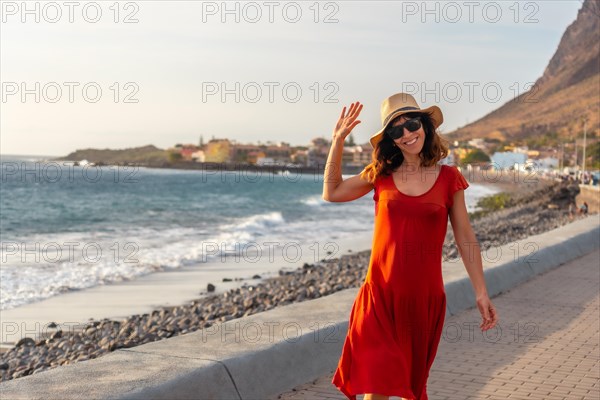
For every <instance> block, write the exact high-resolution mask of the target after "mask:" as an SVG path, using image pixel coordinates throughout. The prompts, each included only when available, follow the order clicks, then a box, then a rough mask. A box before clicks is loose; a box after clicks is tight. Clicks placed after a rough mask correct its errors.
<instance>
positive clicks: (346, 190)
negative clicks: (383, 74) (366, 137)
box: [323, 102, 373, 202]
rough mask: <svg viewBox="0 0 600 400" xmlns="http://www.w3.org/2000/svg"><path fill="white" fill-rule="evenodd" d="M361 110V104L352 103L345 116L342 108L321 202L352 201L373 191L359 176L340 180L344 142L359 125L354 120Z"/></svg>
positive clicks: (326, 169) (327, 164)
mask: <svg viewBox="0 0 600 400" xmlns="http://www.w3.org/2000/svg"><path fill="white" fill-rule="evenodd" d="M361 110H362V104H360V103H359V102H356V103H352V105H351V106H350V109H349V110H348V115H345V112H346V107H344V109H343V110H342V114H341V115H340V118H339V120H338V122H337V125H336V127H335V130H334V131H333V137H332V141H331V148H330V149H329V155H328V156H327V163H326V164H325V176H324V179H323V200H325V201H330V202H345V201H352V200H356V199H358V198H360V197H362V196H364V195H366V194H367V193H369V192H370V191H371V190H372V189H373V184H371V183H370V182H368V181H366V180H364V179H362V178H361V177H360V175H355V176H353V177H351V178H348V179H345V180H344V179H343V178H342V154H343V150H344V140H346V137H347V136H348V135H349V134H350V132H352V129H354V127H355V126H356V125H358V124H359V123H360V121H357V120H356V118H357V117H358V115H359V114H360V111H361Z"/></svg>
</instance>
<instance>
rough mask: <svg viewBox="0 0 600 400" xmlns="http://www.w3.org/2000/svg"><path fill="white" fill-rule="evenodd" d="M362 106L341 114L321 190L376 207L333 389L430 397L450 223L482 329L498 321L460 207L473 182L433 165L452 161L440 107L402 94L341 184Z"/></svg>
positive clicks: (372, 398) (380, 399)
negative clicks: (369, 152)
mask: <svg viewBox="0 0 600 400" xmlns="http://www.w3.org/2000/svg"><path fill="white" fill-rule="evenodd" d="M361 110H362V105H361V104H360V103H358V102H356V103H353V104H352V105H351V106H350V109H349V110H348V113H347V114H346V107H344V108H343V110H342V114H341V115H340V118H339V120H338V122H337V125H336V127H335V130H334V132H333V138H332V139H333V140H332V146H331V149H330V152H329V157H328V160H327V164H326V167H325V181H324V184H323V199H324V200H326V201H331V202H345V201H351V200H355V199H358V198H360V197H362V196H364V195H365V194H367V193H369V192H370V191H371V190H373V189H374V195H373V200H374V201H375V225H374V231H373V245H372V250H371V259H370V264H369V269H368V272H367V276H366V278H365V281H364V283H363V285H362V286H361V287H360V289H359V292H358V295H357V296H356V299H355V301H354V304H353V306H352V310H351V312H350V320H349V326H348V334H347V336H346V339H345V342H344V346H343V351H342V355H341V357H340V361H339V364H338V367H337V370H336V371H335V375H334V377H333V380H332V383H333V384H334V385H335V386H336V387H337V388H338V389H339V390H340V391H342V392H343V393H344V394H345V395H346V396H347V397H348V398H349V399H351V400H356V395H357V394H362V393H364V394H365V397H364V400H384V399H388V398H389V396H398V397H401V398H402V399H415V400H427V399H428V397H427V389H426V384H427V378H428V376H429V370H430V368H431V366H432V364H433V360H434V358H435V355H436V353H437V349H438V344H439V341H440V338H441V334H442V328H443V324H444V318H445V313H446V293H445V291H444V282H443V280H442V247H443V244H444V239H445V236H446V230H447V226H448V218H449V219H450V222H451V224H452V229H453V232H454V237H455V240H456V243H457V246H458V249H459V252H460V255H461V257H462V260H463V263H464V265H465V268H466V269H467V272H468V274H469V277H470V279H471V283H472V286H473V289H474V291H475V295H476V300H477V307H478V309H479V311H480V312H481V316H482V319H483V321H482V323H481V325H480V329H481V330H482V331H485V330H488V329H491V328H493V327H494V326H495V325H496V323H497V321H498V315H497V312H496V309H495V307H494V305H493V304H492V302H491V301H490V299H489V296H488V293H487V288H486V284H485V280H484V275H483V267H482V263H481V252H480V249H479V247H478V244H477V239H476V237H475V234H474V233H473V229H472V227H471V223H470V221H469V217H468V214H467V209H466V206H465V199H464V189H466V188H467V187H468V186H469V184H468V183H467V181H466V180H465V178H464V177H463V176H462V174H461V173H460V171H459V170H458V169H457V168H456V167H455V166H450V165H441V164H439V163H438V161H439V160H441V159H443V158H445V157H446V156H447V155H448V147H447V144H446V143H447V142H446V141H445V140H444V139H443V138H441V137H440V136H439V135H438V133H437V132H436V129H437V128H438V127H439V126H440V125H441V123H442V122H443V115H442V112H441V110H440V109H439V108H438V107H437V106H432V107H429V108H426V109H421V108H420V107H419V105H418V104H417V102H416V101H415V99H414V98H413V97H412V96H411V95H408V94H405V93H398V94H395V95H393V96H391V97H389V98H387V99H386V100H385V101H384V102H383V104H382V106H381V121H382V128H381V130H380V131H379V132H377V133H376V134H375V135H373V136H372V137H371V139H370V143H371V146H372V147H373V149H374V151H373V156H372V158H373V162H372V163H371V164H369V165H368V166H367V167H366V168H365V169H364V170H363V171H362V172H361V173H360V174H359V175H356V176H353V177H351V178H348V179H346V180H344V179H342V173H341V160H342V150H343V144H344V140H345V138H346V137H347V136H348V135H349V134H350V132H351V131H352V129H353V128H354V127H355V126H356V125H358V124H359V123H360V121H359V120H357V118H358V115H359V114H360V111H361ZM473 244H475V246H474V247H475V251H473V249H471V246H470V245H473Z"/></svg>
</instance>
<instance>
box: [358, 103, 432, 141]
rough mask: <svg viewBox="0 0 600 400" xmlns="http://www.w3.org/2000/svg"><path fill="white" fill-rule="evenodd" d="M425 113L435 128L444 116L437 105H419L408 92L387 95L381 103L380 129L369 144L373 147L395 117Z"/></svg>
mask: <svg viewBox="0 0 600 400" xmlns="http://www.w3.org/2000/svg"><path fill="white" fill-rule="evenodd" d="M413 112H420V113H427V114H429V116H430V117H431V119H432V121H433V126H434V127H435V128H437V127H438V126H440V125H441V124H442V122H444V116H443V115H442V110H440V108H439V107H438V106H431V107H429V108H423V109H421V107H419V105H418V104H417V102H416V101H415V98H414V97H412V96H411V95H410V94H408V93H396V94H395V95H393V96H390V97H388V98H387V99H385V100H384V101H383V103H381V126H382V128H381V130H380V131H379V132H377V133H376V134H374V135H373V136H371V139H369V142H371V146H372V147H373V148H375V147H376V146H377V143H379V141H380V140H381V138H382V137H383V132H384V131H385V128H387V125H388V124H389V123H390V122H391V121H392V120H393V119H394V118H396V117H398V116H400V115H402V114H406V113H413Z"/></svg>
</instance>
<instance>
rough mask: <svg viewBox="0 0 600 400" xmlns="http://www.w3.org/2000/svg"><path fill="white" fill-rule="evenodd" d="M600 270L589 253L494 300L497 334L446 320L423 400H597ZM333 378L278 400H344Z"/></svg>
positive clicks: (468, 314) (475, 319)
mask: <svg viewBox="0 0 600 400" xmlns="http://www.w3.org/2000/svg"><path fill="white" fill-rule="evenodd" d="M599 264H600V251H598V250H596V251H594V252H593V253H590V254H588V255H586V256H583V257H581V258H579V259H576V260H573V261H571V262H569V263H567V264H565V265H562V266H560V267H558V268H557V269H554V270H552V271H550V272H548V273H546V274H543V275H540V276H537V277H535V278H533V279H532V280H530V281H528V282H526V283H525V284H522V285H520V286H518V287H516V288H514V289H512V290H510V291H508V292H506V293H503V294H502V295H500V296H497V297H495V298H493V299H492V301H493V303H494V305H495V306H496V308H497V310H498V314H499V316H500V322H499V324H498V326H499V329H498V328H496V329H495V330H490V331H488V332H486V333H482V332H481V331H480V330H479V329H478V326H479V323H480V319H481V318H480V315H479V311H478V310H477V309H475V308H473V309H471V310H469V311H465V312H463V313H461V314H459V315H455V316H451V317H446V321H445V324H444V331H443V336H442V340H441V343H440V347H439V349H438V353H437V357H436V360H435V362H434V364H433V368H432V370H431V373H430V376H429V381H428V385H427V393H428V396H429V398H430V400H438V399H452V400H455V399H523V400H525V399H540V400H542V399H548V400H550V399H561V400H562V399H569V400H575V399H590V400H597V399H600V383H599V382H600V376H599V374H600V319H599V316H600V310H599V305H600V299H599V296H600V294H599V293H600V267H599ZM332 377H333V371H331V373H330V374H328V375H327V376H323V377H321V378H319V379H317V380H316V381H314V382H308V383H306V384H304V385H301V386H298V387H296V388H294V389H293V390H290V391H289V392H286V393H284V394H281V395H280V396H279V397H277V398H278V399H283V400H300V399H345V398H346V397H345V396H344V395H343V394H342V393H341V392H339V391H338V390H337V388H335V387H334V386H333V385H332V384H331V379H332ZM362 397H363V396H362V395H359V396H358V399H362ZM391 399H399V398H398V397H391Z"/></svg>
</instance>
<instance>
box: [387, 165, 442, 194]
mask: <svg viewBox="0 0 600 400" xmlns="http://www.w3.org/2000/svg"><path fill="white" fill-rule="evenodd" d="M444 169H445V168H444V165H443V164H441V165H440V172H439V173H438V176H437V178H435V182H434V183H433V186H431V187H430V188H429V190H427V191H426V192H425V193H422V194H418V195H416V196H412V195H410V194H406V193H402V192H401V191H400V189H398V186H396V182H395V181H394V174H393V173H392V174H390V179H391V181H392V185H393V186H394V189H396V192H398V193H400V194H401V195H402V196H405V197H412V198H417V197H423V196H425V195H426V194H428V193H429V192H431V191H432V190H433V188H435V187H436V185H437V184H438V182H439V180H440V178H441V176H442V173H443V172H444Z"/></svg>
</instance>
